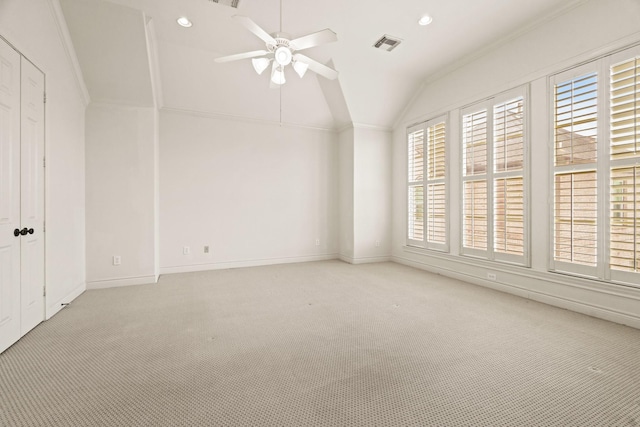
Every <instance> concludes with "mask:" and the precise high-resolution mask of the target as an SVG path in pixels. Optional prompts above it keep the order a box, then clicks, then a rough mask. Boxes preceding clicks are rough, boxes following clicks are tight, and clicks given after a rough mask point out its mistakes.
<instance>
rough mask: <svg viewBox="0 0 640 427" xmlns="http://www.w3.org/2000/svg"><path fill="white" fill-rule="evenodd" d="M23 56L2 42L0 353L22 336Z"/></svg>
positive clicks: (0, 81)
mask: <svg viewBox="0 0 640 427" xmlns="http://www.w3.org/2000/svg"><path fill="white" fill-rule="evenodd" d="M19 228H20V55H19V54H18V53H17V52H16V51H15V50H13V49H12V48H11V46H9V45H8V44H7V43H5V41H4V40H2V39H0V352H1V351H4V350H5V349H6V348H7V347H9V346H10V345H11V344H13V343H14V342H15V341H17V340H18V339H19V338H20V336H21V333H20V243H21V242H20V239H21V238H22V236H21V235H20V234H18V236H15V235H14V231H15V230H18V229H19Z"/></svg>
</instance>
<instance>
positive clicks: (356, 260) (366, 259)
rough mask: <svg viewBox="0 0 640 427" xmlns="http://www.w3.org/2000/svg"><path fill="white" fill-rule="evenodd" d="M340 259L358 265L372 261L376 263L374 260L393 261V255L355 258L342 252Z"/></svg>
mask: <svg viewBox="0 0 640 427" xmlns="http://www.w3.org/2000/svg"><path fill="white" fill-rule="evenodd" d="M338 259H340V260H341V261H344V262H347V263H349V264H354V265H357V264H370V263H374V262H387V261H391V257H390V256H377V257H361V258H353V257H350V256H348V255H343V254H340V255H339V256H338Z"/></svg>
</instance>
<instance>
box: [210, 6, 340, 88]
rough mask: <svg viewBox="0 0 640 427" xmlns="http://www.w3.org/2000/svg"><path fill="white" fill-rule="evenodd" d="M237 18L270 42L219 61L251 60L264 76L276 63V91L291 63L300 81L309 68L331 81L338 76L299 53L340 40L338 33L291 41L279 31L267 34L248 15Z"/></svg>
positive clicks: (324, 32) (325, 32)
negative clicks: (261, 47) (256, 48)
mask: <svg viewBox="0 0 640 427" xmlns="http://www.w3.org/2000/svg"><path fill="white" fill-rule="evenodd" d="M233 19H234V20H235V21H236V22H238V23H239V24H240V25H242V26H244V27H245V28H246V29H248V30H249V31H251V32H252V33H253V34H255V35H256V36H258V37H259V38H260V39H261V40H262V41H264V42H265V43H266V49H263V50H254V51H251V52H244V53H237V54H235V55H229V56H223V57H220V58H216V59H215V61H216V62H219V63H221V62H230V61H237V60H240V59H249V58H251V62H252V63H253V68H254V69H255V70H256V72H257V73H258V74H262V73H263V72H264V70H266V69H267V68H268V67H269V64H270V63H272V61H273V64H272V66H271V87H272V88H276V87H279V86H281V85H283V84H284V83H285V82H286V79H285V76H284V70H285V67H286V66H287V65H289V64H292V66H293V69H294V70H295V72H296V73H297V74H298V75H299V76H300V78H302V77H303V76H304V75H305V73H306V72H307V69H309V70H311V71H313V72H315V73H317V74H319V75H321V76H323V77H325V78H327V79H330V80H334V79H336V78H337V77H338V72H337V71H336V70H334V69H333V68H330V67H327V66H326V65H324V64H321V63H320V62H318V61H315V60H313V59H311V58H309V57H308V56H305V55H303V54H301V53H297V52H298V51H301V50H304V49H309V48H311V47H314V46H318V45H321V44H324V43H331V42H334V41H336V40H338V37H337V35H336V33H334V32H333V31H331V30H330V29H325V30H322V31H318V32H316V33H311V34H307V35H306V36H302V37H298V38H295V39H293V40H291V37H290V36H289V35H288V34H286V33H282V32H279V33H274V34H273V35H271V34H269V33H267V32H266V31H265V30H263V29H262V28H261V27H260V26H258V24H256V23H255V22H253V20H251V19H250V18H247V17H246V16H241V15H235V16H233ZM280 29H281V31H282V6H281V8H280Z"/></svg>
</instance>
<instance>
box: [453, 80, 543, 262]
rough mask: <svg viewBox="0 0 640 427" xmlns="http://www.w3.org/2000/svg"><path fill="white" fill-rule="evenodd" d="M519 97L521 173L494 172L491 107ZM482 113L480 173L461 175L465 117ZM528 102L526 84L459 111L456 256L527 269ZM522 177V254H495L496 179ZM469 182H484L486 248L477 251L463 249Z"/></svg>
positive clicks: (528, 192) (474, 249)
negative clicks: (483, 158) (483, 149)
mask: <svg viewBox="0 0 640 427" xmlns="http://www.w3.org/2000/svg"><path fill="white" fill-rule="evenodd" d="M520 97H522V103H523V108H524V111H523V118H522V120H523V123H522V127H523V132H522V133H523V152H522V170H521V171H501V172H497V171H496V170H495V163H496V161H495V153H494V148H495V133H494V123H495V120H494V119H495V118H494V108H495V107H496V106H498V105H501V104H505V103H507V102H509V101H513V100H514V99H517V98H520ZM482 110H486V115H487V118H486V126H487V131H486V135H487V154H486V156H487V162H486V168H485V173H484V174H476V175H468V176H467V175H466V173H465V142H464V133H465V127H464V121H465V116H468V115H470V114H473V113H477V112H480V111H482ZM530 114H531V113H530V99H529V84H528V83H527V84H524V85H522V86H519V87H516V88H513V89H510V90H507V91H504V92H501V93H499V94H497V95H495V96H492V97H490V98H487V99H485V100H482V101H479V102H475V103H473V104H469V105H467V106H465V107H463V108H461V109H460V120H459V124H458V125H459V129H460V143H459V146H460V150H461V151H460V153H461V155H460V159H459V170H460V186H459V192H460V194H459V203H460V218H459V227H460V240H459V245H460V249H459V253H460V254H461V255H464V256H469V257H474V258H481V259H486V260H490V261H498V262H503V263H508V264H514V265H518V266H523V267H530V266H531V250H530V246H531V238H530V229H531V227H530V223H531V220H530V217H531V215H530V211H531V209H530V202H529V200H530V193H531V192H530V169H531V168H530V159H531V155H530V145H531V144H530V140H531V138H530V125H529V123H530ZM520 176H521V177H522V180H523V185H522V189H523V211H522V212H523V217H524V218H523V240H524V241H523V245H522V255H516V254H509V253H503V252H498V251H496V250H495V238H496V235H495V234H496V230H495V229H496V227H495V217H496V208H495V202H496V199H495V194H494V192H495V188H494V186H495V182H496V180H497V179H502V178H506V179H508V178H513V177H520ZM470 181H484V182H486V191H487V215H486V218H487V248H486V249H477V248H470V247H466V246H465V243H464V239H465V205H464V203H465V183H466V182H470Z"/></svg>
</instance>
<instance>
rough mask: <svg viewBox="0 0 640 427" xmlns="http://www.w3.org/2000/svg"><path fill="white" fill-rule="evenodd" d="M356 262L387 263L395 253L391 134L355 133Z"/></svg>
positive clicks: (354, 206) (380, 132)
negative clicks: (392, 239)
mask: <svg viewBox="0 0 640 427" xmlns="http://www.w3.org/2000/svg"><path fill="white" fill-rule="evenodd" d="M353 158H354V186H353V188H354V189H353V210H354V214H353V228H354V255H353V258H354V261H355V262H374V261H384V260H387V259H388V257H389V256H390V253H391V227H390V224H391V133H390V132H387V131H383V130H378V129H369V128H361V127H357V126H356V128H355V129H354V154H353Z"/></svg>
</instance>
